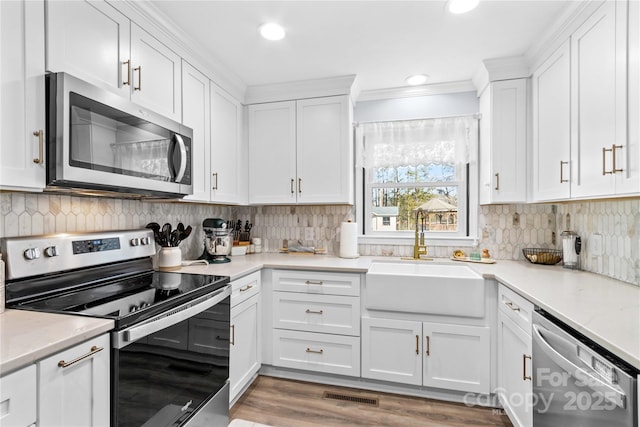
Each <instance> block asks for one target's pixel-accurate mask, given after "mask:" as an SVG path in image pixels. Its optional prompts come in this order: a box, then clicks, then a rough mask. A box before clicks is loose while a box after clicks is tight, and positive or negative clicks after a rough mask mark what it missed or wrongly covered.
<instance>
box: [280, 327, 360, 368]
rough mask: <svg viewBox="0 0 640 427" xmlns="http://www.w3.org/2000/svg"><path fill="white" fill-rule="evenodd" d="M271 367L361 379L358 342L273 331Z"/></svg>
mask: <svg viewBox="0 0 640 427" xmlns="http://www.w3.org/2000/svg"><path fill="white" fill-rule="evenodd" d="M273 338H274V339H273V365H274V366H281V367H285V368H294V369H304V370H308V371H315V372H323V373H327V374H339V375H349V376H355V377H359V376H360V338H358V337H349V336H342V335H328V334H317V333H313V332H299V331H287V330H282V329H274V330H273Z"/></svg>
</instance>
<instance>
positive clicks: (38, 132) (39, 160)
mask: <svg viewBox="0 0 640 427" xmlns="http://www.w3.org/2000/svg"><path fill="white" fill-rule="evenodd" d="M33 136H37V137H38V158H36V159H33V163H35V164H37V165H39V164H41V163H43V162H44V159H43V156H44V132H43V131H42V129H40V130H34V131H33Z"/></svg>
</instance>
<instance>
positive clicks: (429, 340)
mask: <svg viewBox="0 0 640 427" xmlns="http://www.w3.org/2000/svg"><path fill="white" fill-rule="evenodd" d="M425 338H426V339H427V351H425V353H426V354H427V356H429V355H431V338H429V335H427V336H426V337H425Z"/></svg>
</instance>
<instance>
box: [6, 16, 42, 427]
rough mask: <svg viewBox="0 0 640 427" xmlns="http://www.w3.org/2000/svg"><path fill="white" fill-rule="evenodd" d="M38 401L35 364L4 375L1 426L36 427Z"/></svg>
mask: <svg viewBox="0 0 640 427" xmlns="http://www.w3.org/2000/svg"><path fill="white" fill-rule="evenodd" d="M0 13H1V12H0ZM36 400H37V396H36V365H35V364H32V365H30V366H27V367H25V368H22V369H20V370H18V371H15V372H12V373H10V374H8V375H4V376H3V377H2V378H0V425H2V426H6V427H13V426H16V427H26V426H31V425H34V426H35V422H36V418H37V412H36Z"/></svg>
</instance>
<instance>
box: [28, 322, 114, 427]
mask: <svg viewBox="0 0 640 427" xmlns="http://www.w3.org/2000/svg"><path fill="white" fill-rule="evenodd" d="M99 349H102V350H100V351H98V350H99ZM109 351H110V346H109V335H108V334H105V335H102V336H100V337H96V338H93V339H91V340H89V341H86V342H84V343H82V344H79V345H77V346H75V347H71V348H69V349H67V350H64V351H62V352H60V353H58V354H56V355H54V356H51V357H48V358H46V359H43V360H41V361H40V362H38V366H39V377H38V402H39V409H38V419H39V422H38V425H39V426H40V427H47V426H56V427H57V426H87V427H89V426H109V419H110V412H111V411H110V407H109V399H110V392H109V387H110V385H109V384H110V381H109V372H110V364H109ZM88 354H91V356H89V357H84V358H83V357H82V356H86V355H88ZM62 361H64V362H66V363H68V365H67V366H66V367H62V366H59V363H60V362H62Z"/></svg>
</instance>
